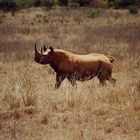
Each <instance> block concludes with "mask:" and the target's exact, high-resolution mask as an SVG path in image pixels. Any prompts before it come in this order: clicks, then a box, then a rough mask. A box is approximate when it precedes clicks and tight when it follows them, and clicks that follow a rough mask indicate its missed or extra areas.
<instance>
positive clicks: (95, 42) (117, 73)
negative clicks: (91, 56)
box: [0, 7, 140, 140]
mask: <svg viewBox="0 0 140 140" xmlns="http://www.w3.org/2000/svg"><path fill="white" fill-rule="evenodd" d="M94 12H95V13H96V14H94ZM139 27H140V19H139V15H129V14H128V13H127V11H115V10H100V9H99V11H96V10H93V9H90V8H81V9H77V10H67V9H66V8H59V7H56V8H55V9H52V10H49V11H46V10H44V9H40V8H37V9H34V8H32V9H27V10H23V11H20V12H18V13H16V14H15V15H14V16H11V14H10V13H6V14H5V13H2V12H0V139H3V140H6V139H36V140H37V139H47V140H49V139H55V140H56V139H58V140H59V139H67V140H72V139H74V140H81V139H86V140H101V139H103V140H104V139H105V140H124V139H125V140H130V139H131V140H138V139H139V137H140V55H139V54H140V28H139ZM35 42H36V43H37V45H38V47H41V46H43V45H44V44H46V45H48V46H50V45H52V46H53V47H54V48H61V49H64V50H68V51H72V52H75V53H79V54H87V53H92V52H98V53H104V54H106V55H111V56H114V57H115V62H114V64H113V66H114V67H113V76H114V77H115V78H116V79H117V85H116V86H115V87H113V86H112V85H111V84H110V83H107V86H106V87H102V86H100V84H99V82H98V80H97V78H94V79H92V80H90V81H87V82H83V83H81V82H78V84H77V88H76V87H72V86H71V85H70V83H69V82H68V81H67V80H65V81H64V82H63V83H62V86H61V87H60V89H59V90H54V83H55V73H54V72H53V70H52V69H51V68H50V67H49V66H48V65H46V66H42V65H39V64H37V63H35V62H34V44H35Z"/></svg>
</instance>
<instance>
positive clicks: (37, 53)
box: [35, 43, 39, 55]
mask: <svg viewBox="0 0 140 140" xmlns="http://www.w3.org/2000/svg"><path fill="white" fill-rule="evenodd" d="M35 55H39V52H38V51H37V47H36V43H35Z"/></svg>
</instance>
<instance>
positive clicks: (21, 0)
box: [15, 0, 35, 9]
mask: <svg viewBox="0 0 140 140" xmlns="http://www.w3.org/2000/svg"><path fill="white" fill-rule="evenodd" d="M15 2H16V6H17V9H23V8H29V7H31V6H33V5H34V3H35V0H15Z"/></svg>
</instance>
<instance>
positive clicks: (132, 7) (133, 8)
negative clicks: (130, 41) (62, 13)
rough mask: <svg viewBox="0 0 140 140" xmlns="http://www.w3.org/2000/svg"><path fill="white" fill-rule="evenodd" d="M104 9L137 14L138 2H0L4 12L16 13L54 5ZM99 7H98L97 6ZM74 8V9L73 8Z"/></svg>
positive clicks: (139, 2) (106, 0)
mask: <svg viewBox="0 0 140 140" xmlns="http://www.w3.org/2000/svg"><path fill="white" fill-rule="evenodd" d="M102 2H103V3H104V4H105V5H106V7H113V8H115V9H119V8H126V9H128V10H129V12H130V13H133V14H135V13H137V12H138V8H139V7H140V0H0V9H1V10H4V11H17V10H20V9H25V8H30V7H39V6H41V7H48V8H51V7H52V6H54V5H60V6H70V7H72V9H74V8H75V7H76V8H77V7H78V6H77V5H79V6H93V7H97V5H98V7H100V6H101V7H102V4H103V3H102ZM99 5H100V6H99ZM73 7H74V8H73Z"/></svg>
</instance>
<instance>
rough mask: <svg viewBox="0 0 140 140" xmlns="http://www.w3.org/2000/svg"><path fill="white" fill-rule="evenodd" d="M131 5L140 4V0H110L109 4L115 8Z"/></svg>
mask: <svg viewBox="0 0 140 140" xmlns="http://www.w3.org/2000/svg"><path fill="white" fill-rule="evenodd" d="M130 5H137V6H138V5H140V0H108V6H109V7H114V8H127V7H128V6H130Z"/></svg>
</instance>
